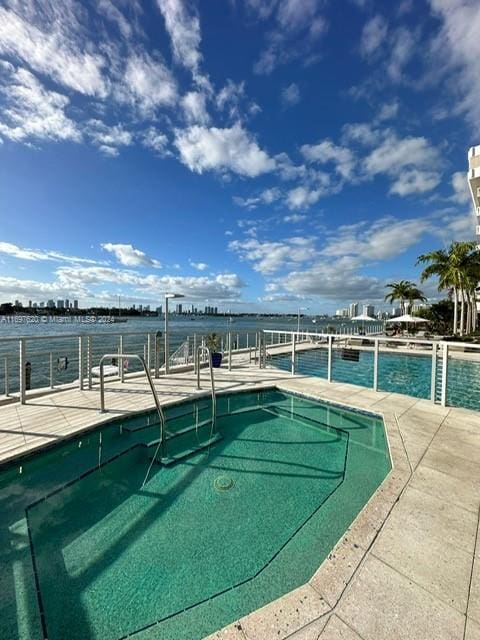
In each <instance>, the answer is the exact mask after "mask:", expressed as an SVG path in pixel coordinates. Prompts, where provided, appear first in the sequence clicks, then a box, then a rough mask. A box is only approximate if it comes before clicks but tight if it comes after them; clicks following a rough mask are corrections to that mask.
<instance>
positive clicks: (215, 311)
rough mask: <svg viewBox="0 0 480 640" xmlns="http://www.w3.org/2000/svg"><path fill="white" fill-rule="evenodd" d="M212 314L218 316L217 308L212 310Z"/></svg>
mask: <svg viewBox="0 0 480 640" xmlns="http://www.w3.org/2000/svg"><path fill="white" fill-rule="evenodd" d="M213 313H214V314H215V315H216V316H217V315H218V307H214V309H213Z"/></svg>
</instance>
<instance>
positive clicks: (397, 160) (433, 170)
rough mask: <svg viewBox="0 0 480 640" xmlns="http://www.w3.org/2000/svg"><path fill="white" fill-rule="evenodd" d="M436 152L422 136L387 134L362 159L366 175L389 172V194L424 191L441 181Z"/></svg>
mask: <svg viewBox="0 0 480 640" xmlns="http://www.w3.org/2000/svg"><path fill="white" fill-rule="evenodd" d="M440 157H441V156H440V153H439V151H438V150H437V149H436V148H435V147H434V146H433V145H432V144H431V143H430V142H429V141H428V140H427V139H426V138H424V137H407V138H403V139H399V138H398V137H397V136H396V135H395V134H393V133H388V135H387V136H386V137H385V138H384V140H383V142H382V143H381V144H380V145H379V146H377V147H376V148H375V149H373V151H371V152H370V154H369V155H368V156H367V157H366V159H365V161H364V169H365V171H366V174H367V175H370V176H375V175H378V174H382V173H384V174H388V175H389V176H390V177H391V178H393V180H394V181H393V184H392V186H391V188H390V192H391V193H396V194H397V195H400V196H404V195H409V194H412V193H425V192H427V191H431V190H432V189H434V188H435V187H436V186H437V185H438V184H439V182H440V176H441V173H440V171H439V169H440V167H441V162H440V160H439V158H440Z"/></svg>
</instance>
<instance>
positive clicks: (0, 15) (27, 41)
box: [0, 1, 108, 97]
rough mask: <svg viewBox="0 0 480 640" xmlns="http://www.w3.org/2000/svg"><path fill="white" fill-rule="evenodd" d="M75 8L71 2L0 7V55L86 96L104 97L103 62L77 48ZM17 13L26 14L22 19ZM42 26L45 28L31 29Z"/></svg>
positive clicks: (101, 58) (105, 89)
mask: <svg viewBox="0 0 480 640" xmlns="http://www.w3.org/2000/svg"><path fill="white" fill-rule="evenodd" d="M77 10H79V8H77V7H76V6H75V4H73V3H71V2H68V1H66V2H64V3H62V4H61V5H60V4H58V5H57V6H56V3H46V2H45V3H44V2H42V3H37V2H31V3H25V4H22V3H15V10H8V9H6V8H5V7H3V8H0V52H1V53H3V54H5V55H8V56H12V57H13V58H15V59H17V60H22V61H23V62H24V63H26V64H28V65H29V66H30V67H31V68H32V69H34V70H35V71H37V72H40V73H44V74H46V75H48V76H50V77H51V78H52V79H53V80H55V81H56V82H58V83H60V84H62V85H64V86H66V87H69V88H71V89H74V90H75V91H78V92H79V93H82V94H84V95H88V96H98V97H105V96H106V95H107V93H108V82H107V80H106V79H105V77H104V75H103V70H104V67H105V64H106V63H105V59H104V58H103V57H102V56H101V55H99V54H94V53H90V52H89V51H88V48H87V47H81V46H79V42H78V34H77V33H76V30H78V29H79V24H78V17H77ZM20 12H24V13H25V14H28V18H29V20H28V19H27V18H26V17H22V15H21V13H20ZM42 23H43V24H44V25H45V28H44V29H40V27H38V26H35V25H36V24H42Z"/></svg>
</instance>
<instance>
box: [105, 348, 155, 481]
mask: <svg viewBox="0 0 480 640" xmlns="http://www.w3.org/2000/svg"><path fill="white" fill-rule="evenodd" d="M109 358H110V359H111V358H116V359H117V360H121V361H122V362H123V360H127V359H128V358H136V359H137V360H140V362H141V364H142V367H143V370H144V371H145V375H146V376H147V380H148V384H149V385H150V390H151V392H152V395H153V399H154V400H155V406H156V407H157V412H158V417H159V420H160V438H159V441H158V445H157V448H156V450H155V453H154V455H153V458H152V461H151V462H150V466H149V467H148V470H147V473H146V475H145V479H144V481H143V483H142V488H143V487H144V486H145V483H146V482H147V480H148V476H149V475H150V470H151V468H152V466H153V463H154V462H155V460H156V458H157V455H158V452H159V450H160V448H162V450H163V445H164V441H165V414H164V413H163V409H162V407H161V405H160V401H159V400H158V395H157V390H156V389H155V385H154V384H153V380H152V376H151V374H150V371H149V370H148V367H147V363H146V362H145V360H144V359H143V358H142V356H139V355H138V353H106V354H104V355H103V356H102V357H101V358H100V413H106V409H105V379H104V375H103V367H104V361H105V360H107V359H109ZM122 366H123V365H122Z"/></svg>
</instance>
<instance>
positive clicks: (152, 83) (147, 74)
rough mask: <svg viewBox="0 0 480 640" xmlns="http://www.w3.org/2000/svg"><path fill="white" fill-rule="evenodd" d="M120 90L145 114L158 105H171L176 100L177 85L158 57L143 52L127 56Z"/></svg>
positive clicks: (152, 110) (151, 111) (150, 112)
mask: <svg viewBox="0 0 480 640" xmlns="http://www.w3.org/2000/svg"><path fill="white" fill-rule="evenodd" d="M122 90H123V91H124V93H125V99H127V100H130V101H131V103H132V104H134V105H136V107H137V108H138V109H139V110H140V111H141V112H143V113H144V114H146V115H148V114H152V113H154V111H155V109H157V108H158V107H163V106H172V105H173V104H175V102H176V100H177V86H176V82H175V80H174V78H173V76H172V74H171V72H170V71H169V69H167V67H166V66H165V64H164V63H163V62H162V61H161V60H160V59H154V58H152V57H151V56H150V55H148V54H147V53H145V52H144V53H142V54H139V53H136V54H132V55H130V57H129V58H128V61H127V66H126V69H125V83H124V84H123V85H122Z"/></svg>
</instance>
